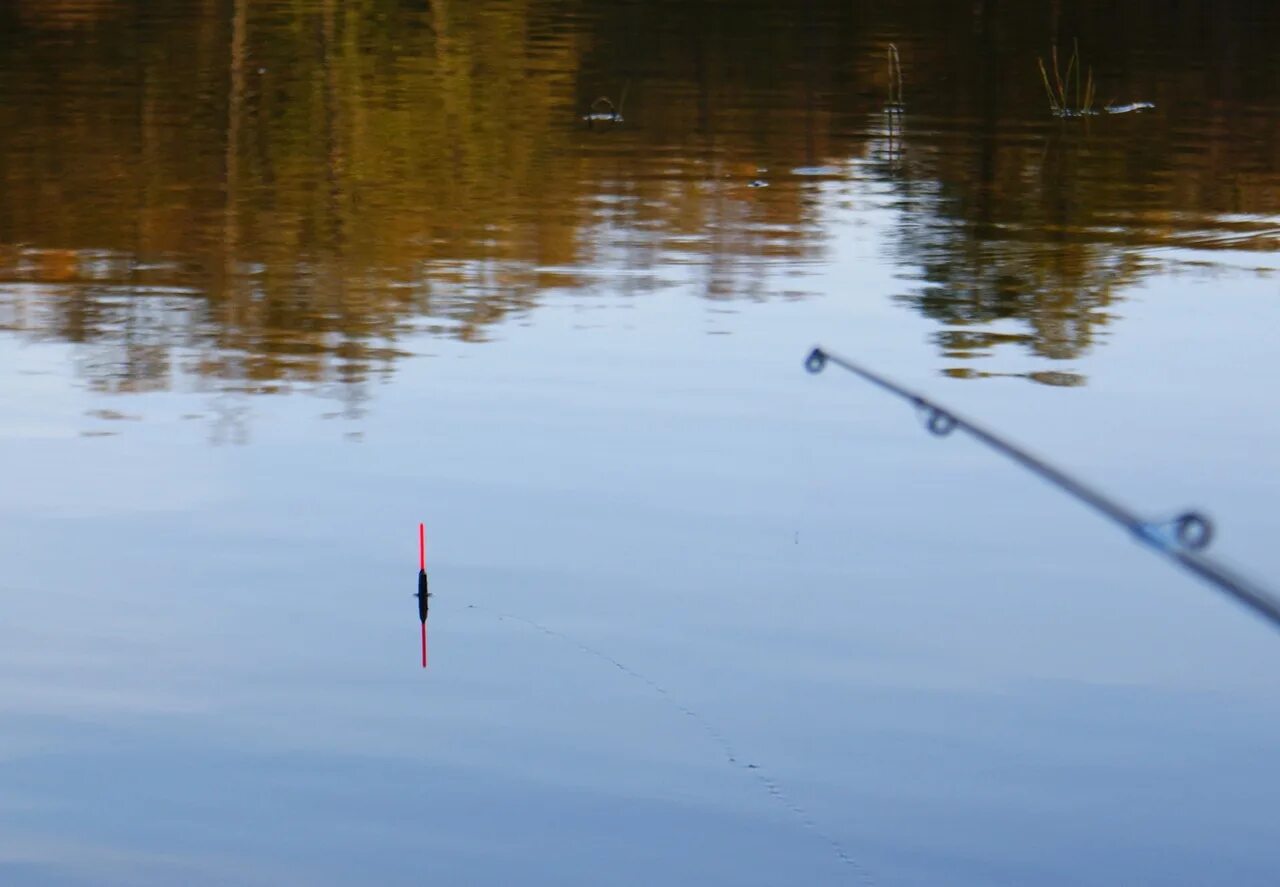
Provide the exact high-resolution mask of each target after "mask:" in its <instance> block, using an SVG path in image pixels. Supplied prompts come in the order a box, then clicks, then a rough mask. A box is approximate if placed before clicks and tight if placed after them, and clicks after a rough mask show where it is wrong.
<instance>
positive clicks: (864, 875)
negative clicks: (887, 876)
mask: <svg viewBox="0 0 1280 887" xmlns="http://www.w3.org/2000/svg"><path fill="white" fill-rule="evenodd" d="M466 609H468V610H476V611H478V612H482V613H488V614H489V615H490V616H494V617H495V618H497V619H498V620H499V621H505V620H508V619H510V620H513V621H515V622H523V623H524V624H525V625H527V626H529V627H530V628H533V629H534V630H536V631H539V632H541V633H542V634H544V635H546V636H548V637H551V638H555V639H556V640H558V641H561V642H563V643H565V644H568V645H569V646H571V647H574V648H576V649H577V650H578V651H579V652H581V653H585V654H586V655H588V656H592V657H594V658H596V659H599V660H600V661H602V662H604V663H606V664H607V665H611V666H613V667H614V668H616V669H617V670H618V671H620V672H622V673H623V674H624V675H626V676H627V677H629V678H631V679H632V680H635V681H638V682H639V683H641V684H644V685H645V686H646V687H648V688H649V689H650V690H652V691H653V692H654V693H656V694H657V695H658V696H660V697H661V698H662V699H663V700H664V701H665V702H666V703H667V704H668V705H670V706H671V707H672V708H674V709H675V710H676V711H677V712H679V713H680V714H681V715H683V716H684V717H686V718H688V719H689V720H691V721H693V722H694V723H695V724H697V725H698V727H699V729H701V730H702V732H703V733H704V734H705V735H706V736H707V738H709V739H710V740H711V742H712V743H713V744H714V745H715V746H716V747H717V748H719V750H720V751H721V753H722V754H723V755H724V757H725V762H726V763H728V764H729V765H730V766H731V767H735V768H737V769H739V770H742V771H744V772H746V773H747V774H749V775H750V776H751V778H752V779H754V780H755V782H756V783H757V784H759V785H760V786H761V787H762V788H763V789H764V790H765V791H766V792H767V793H768V794H769V796H770V797H771V798H772V799H773V800H774V802H775V803H777V804H779V805H780V806H782V808H783V809H785V810H786V811H787V812H788V813H789V814H791V816H792V817H794V818H795V819H796V820H797V821H798V822H799V823H800V824H801V825H802V826H804V828H805V829H806V830H807V831H809V832H810V833H811V834H813V835H814V836H816V837H817V838H819V839H820V840H822V841H823V842H824V843H825V844H827V846H828V847H830V848H831V850H832V852H833V853H834V854H835V855H836V858H837V859H839V860H840V861H841V862H842V863H844V864H845V865H846V866H848V867H849V868H850V869H852V870H853V871H854V873H855V875H856V876H857V878H858V880H859V881H860V882H861V883H862V884H864V885H866V887H873V885H874V884H875V881H874V880H872V878H871V874H870V872H868V871H867V870H866V869H865V868H864V867H863V866H862V865H861V864H860V863H858V862H857V861H856V860H855V859H854V858H853V857H852V856H850V855H849V852H848V851H847V850H845V848H844V845H843V844H841V843H840V841H839V840H838V839H837V838H836V837H835V836H833V835H832V834H831V833H829V832H827V831H826V830H824V829H823V828H821V827H820V826H819V825H818V824H817V823H816V822H815V821H814V819H813V817H812V816H810V815H809V813H808V811H806V810H805V809H804V808H803V807H801V806H800V805H799V804H797V803H796V802H795V801H794V800H792V799H791V797H790V796H789V795H788V794H787V793H786V792H785V791H783V789H782V787H781V786H780V785H779V784H778V782H777V780H775V779H774V778H773V777H772V776H770V775H769V774H768V772H767V771H765V770H764V769H763V768H761V767H760V766H759V765H758V764H753V763H748V762H746V761H744V760H743V758H742V757H741V756H740V755H739V754H738V752H737V750H736V749H735V748H734V746H733V744H732V743H731V742H730V741H729V740H728V738H726V737H725V735H724V733H722V732H721V731H720V730H719V729H718V728H717V727H716V726H715V724H713V723H712V722H711V721H709V720H708V719H707V718H706V717H704V716H703V715H702V714H700V713H699V712H698V711H696V710H695V709H692V708H690V707H689V706H687V705H685V704H684V703H683V702H681V701H680V700H679V698H677V697H676V696H675V695H673V694H672V693H670V692H669V691H668V690H667V688H666V687H664V686H662V685H661V684H659V683H658V682H657V681H655V680H653V679H652V678H650V677H648V676H647V675H645V674H642V673H641V672H638V671H636V670H635V669H634V668H632V667H631V666H629V665H627V664H625V663H624V662H622V661H621V660H619V659H616V658H614V657H613V656H610V655H609V654H608V653H605V652H604V651H602V650H599V649H597V648H595V647H592V646H590V645H588V644H584V643H583V642H582V641H580V640H578V639H577V638H575V637H574V636H572V635H569V634H566V633H564V632H562V631H557V630H556V629H554V628H550V627H548V626H546V625H543V624H542V623H541V622H536V621H534V620H533V619H529V618H527V617H525V616H520V615H517V614H515V613H509V612H505V611H502V610H494V609H491V608H489V607H485V606H482V605H481V604H467V606H466Z"/></svg>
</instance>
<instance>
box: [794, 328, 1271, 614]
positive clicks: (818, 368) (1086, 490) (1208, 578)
mask: <svg viewBox="0 0 1280 887" xmlns="http://www.w3.org/2000/svg"><path fill="white" fill-rule="evenodd" d="M828 363H833V364H835V365H836V366H838V367H840V368H841V369H845V370H848V371H849V372H851V373H853V374H854V375H855V376H860V377H862V378H863V379H865V380H866V381H868V382H870V383H871V384H873V385H875V386H876V387H877V388H880V389H882V390H884V391H887V392H889V393H890V394H893V395H895V396H896V397H899V398H902V399H903V400H905V401H907V402H908V403H910V404H911V405H912V406H914V407H915V408H916V409H917V410H920V411H921V412H922V413H923V414H924V425H925V428H926V429H928V431H929V433H930V434H933V435H934V436H936V437H946V436H947V435H948V434H950V433H951V432H953V431H955V430H957V429H959V430H960V431H964V432H967V433H968V434H969V436H970V437H973V438H976V439H977V440H978V441H980V442H982V443H984V444H986V445H987V446H989V447H990V448H991V449H993V450H995V451H996V452H997V453H1001V454H1003V455H1005V456H1007V457H1009V458H1010V459H1012V460H1013V461H1014V462H1017V463H1018V464H1019V465H1021V466H1022V467H1024V468H1026V469H1028V470H1029V471H1031V472H1032V473H1034V474H1037V475H1039V476H1040V477H1041V478H1043V479H1044V480H1046V481H1048V482H1049V483H1051V484H1053V485H1054V486H1056V487H1058V488H1059V489H1060V490H1062V491H1064V492H1066V493H1068V494H1070V495H1072V496H1074V497H1075V498H1077V499H1079V500H1080V501H1081V502H1083V503H1084V504H1085V505H1088V506H1089V507H1090V508H1092V509H1093V510H1094V511H1098V512H1101V513H1102V514H1103V515H1104V516H1106V517H1108V518H1110V519H1111V520H1113V521H1114V522H1116V523H1118V524H1120V525H1121V526H1122V527H1124V528H1125V529H1127V530H1128V531H1129V532H1130V533H1132V534H1133V535H1134V537H1135V538H1136V539H1137V540H1138V541H1139V542H1141V543H1143V544H1144V545H1146V546H1147V547H1148V548H1151V549H1152V550H1154V551H1156V552H1157V553H1159V554H1162V555H1164V556H1165V557H1167V558H1169V559H1170V560H1172V561H1173V562H1174V563H1175V564H1177V565H1178V566H1180V567H1182V568H1183V569H1184V570H1186V571H1188V572H1189V573H1192V574H1194V575H1196V576H1199V577H1200V578H1201V579H1203V580H1204V581H1205V582H1208V583H1209V584H1210V585H1213V586H1215V587H1216V588H1217V589H1218V590H1219V591H1222V592H1223V593H1225V594H1227V595H1229V596H1230V597H1232V598H1234V599H1235V600H1236V601H1238V602H1239V603H1241V604H1243V605H1244V606H1246V607H1249V608H1250V609H1252V610H1253V612H1254V613H1255V614H1257V615H1258V616H1261V617H1262V618H1263V619H1265V620H1267V621H1268V622H1270V623H1271V624H1272V625H1273V626H1275V627H1276V628H1280V598H1277V597H1276V596H1275V595H1273V594H1272V593H1271V592H1269V591H1266V590H1264V589H1262V588H1260V587H1259V586H1258V585H1256V584H1254V583H1253V582H1251V581H1249V580H1248V579H1245V578H1244V577H1242V576H1240V575H1238V574H1237V573H1235V572H1233V571H1232V570H1229V569H1227V568H1226V567H1224V566H1222V565H1221V564H1219V563H1217V562H1216V561H1214V560H1212V559H1210V558H1209V557H1207V556H1205V555H1203V554H1201V553H1200V552H1201V551H1203V550H1204V549H1205V548H1207V547H1208V545H1209V543H1210V542H1211V541H1212V539H1213V523H1212V522H1211V521H1210V520H1209V518H1208V517H1206V516H1205V515H1204V514H1202V513H1200V512H1198V511H1184V512H1183V513H1182V514H1179V515H1177V516H1175V517H1173V518H1170V519H1168V520H1163V521H1148V520H1143V519H1142V518H1141V517H1139V516H1138V515H1136V514H1135V513H1134V512H1132V511H1130V510H1129V509H1128V508H1125V507H1124V506H1123V505H1121V504H1119V503H1118V502H1116V501H1115V500H1114V499H1111V498H1110V497H1109V496H1105V495H1103V494H1102V493H1100V492H1098V491H1097V490H1095V489H1093V488H1092V487H1089V486H1086V485H1085V484H1083V483H1081V482H1080V481H1078V480H1076V479H1075V478H1073V477H1071V476H1070V475H1068V474H1066V473H1065V472H1063V471H1061V470H1059V469H1057V468H1054V467H1053V466H1052V465H1050V464H1049V463H1047V462H1045V461H1044V460H1042V459H1039V458H1037V457H1035V456H1033V455H1031V454H1030V453H1028V452H1027V451H1026V450H1024V449H1022V448H1021V447H1017V446H1015V445H1014V444H1011V443H1009V442H1008V441H1007V440H1005V439H1004V438H1002V437H1000V436H998V435H996V434H994V433H993V432H990V431H988V430H986V429H985V428H983V427H982V426H981V425H975V424H974V423H973V422H970V421H969V420H968V419H965V418H963V417H961V416H960V415H958V414H956V413H955V412H953V411H951V410H949V409H947V408H945V407H942V406H939V405H938V404H937V403H934V402H933V401H931V400H929V399H928V398H926V397H924V396H923V395H920V394H917V393H916V392H914V391H911V390H910V389H907V388H904V387H902V386H901V385H899V384H897V383H896V382H893V381H890V380H889V379H886V378H885V377H884V376H881V375H879V374H878V373H874V372H872V371H871V370H869V369H867V368H866V367H863V366H860V365H858V364H856V363H854V362H853V361H851V360H848V359H846V358H843V357H840V356H838V355H836V354H832V353H831V352H830V351H827V350H826V349H824V348H821V347H818V348H814V349H813V350H812V351H811V352H809V356H808V357H807V358H806V359H805V362H804V366H805V369H807V370H808V371H809V372H811V373H820V372H822V370H823V369H824V368H825V367H826V365H827V364H828Z"/></svg>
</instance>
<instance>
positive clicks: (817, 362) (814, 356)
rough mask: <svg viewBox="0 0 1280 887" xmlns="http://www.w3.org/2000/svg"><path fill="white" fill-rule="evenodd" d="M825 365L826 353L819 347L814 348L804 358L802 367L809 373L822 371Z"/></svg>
mask: <svg viewBox="0 0 1280 887" xmlns="http://www.w3.org/2000/svg"><path fill="white" fill-rule="evenodd" d="M826 365H827V355H826V353H825V352H824V351H823V350H822V349H821V348H814V349H813V350H812V351H810V352H809V356H808V357H806V358H805V360H804V368H805V369H806V370H808V371H809V372H811V373H820V372H822V369H823V367H825V366H826Z"/></svg>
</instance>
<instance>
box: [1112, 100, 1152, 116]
mask: <svg viewBox="0 0 1280 887" xmlns="http://www.w3.org/2000/svg"><path fill="white" fill-rule="evenodd" d="M1155 108H1156V106H1155V105H1154V104H1152V103H1151V102H1129V103H1128V104H1126V105H1107V106H1106V107H1105V108H1103V109H1102V111H1103V113H1105V114H1136V113H1140V112H1142V111H1154V110H1155Z"/></svg>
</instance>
